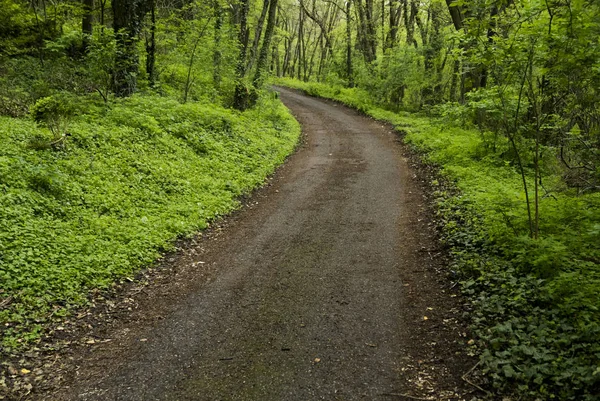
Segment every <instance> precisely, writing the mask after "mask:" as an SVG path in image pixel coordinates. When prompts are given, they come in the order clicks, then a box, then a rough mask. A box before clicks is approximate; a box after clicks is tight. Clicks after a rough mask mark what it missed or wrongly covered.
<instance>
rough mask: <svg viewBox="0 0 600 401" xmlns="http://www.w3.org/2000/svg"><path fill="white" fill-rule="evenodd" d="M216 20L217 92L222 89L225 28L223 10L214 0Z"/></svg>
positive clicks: (215, 65)
mask: <svg viewBox="0 0 600 401" xmlns="http://www.w3.org/2000/svg"><path fill="white" fill-rule="evenodd" d="M213 16H214V18H215V36H214V38H215V49H214V51H213V85H214V87H215V90H216V91H217V92H219V91H220V89H221V59H222V53H221V28H222V26H223V8H222V7H221V3H220V1H219V0H213Z"/></svg>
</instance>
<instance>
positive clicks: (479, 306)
mask: <svg viewBox="0 0 600 401" xmlns="http://www.w3.org/2000/svg"><path fill="white" fill-rule="evenodd" d="M277 82H279V83H281V84H284V85H286V86H290V87H294V88H297V89H301V90H305V91H307V92H309V93H312V94H315V95H318V96H322V97H326V98H333V99H336V100H338V101H342V102H344V103H346V104H349V105H353V104H355V103H357V102H359V100H358V99H357V98H354V99H353V100H350V101H348V100H347V98H348V97H351V96H352V94H353V93H354V95H355V96H357V95H356V93H358V92H344V91H343V90H340V89H333V88H327V87H326V86H325V85H316V84H313V83H310V84H309V83H304V82H298V81H293V80H278V81H277ZM473 96H474V97H477V96H481V93H476V94H474V95H473ZM491 98H492V99H493V96H492V97H491ZM486 99H487V100H486ZM489 99H490V97H481V98H480V99H479V100H477V101H474V102H472V103H471V104H469V105H468V106H464V107H463V106H456V105H454V106H445V107H439V108H438V110H439V112H440V113H441V114H443V115H444V118H442V119H440V120H436V119H432V118H424V117H420V116H417V115H414V114H408V113H401V114H397V113H393V112H390V111H386V110H383V109H380V108H377V107H376V106H374V105H370V106H369V107H368V108H366V109H365V110H364V111H365V112H366V113H367V114H369V115H371V116H373V117H375V118H378V119H381V120H387V121H389V122H391V123H392V124H394V125H395V126H396V127H397V129H398V130H399V131H401V132H403V133H404V138H405V141H406V142H408V143H409V144H411V145H412V146H414V147H415V148H416V149H417V150H418V151H419V152H422V154H423V157H424V158H425V159H426V160H427V161H428V162H430V163H434V164H435V165H437V166H439V167H440V173H441V175H442V177H443V178H444V180H443V181H442V183H441V184H440V181H439V180H436V181H435V182H433V183H432V185H433V186H434V188H435V189H436V191H435V195H436V197H437V208H436V209H437V214H438V219H439V222H440V224H441V227H442V231H443V241H444V243H445V244H446V245H447V246H448V247H449V249H450V251H451V253H452V255H453V265H452V269H453V270H455V271H456V272H457V273H458V274H459V277H460V278H461V282H462V285H463V291H464V292H465V294H467V295H468V296H469V299H470V300H471V303H472V306H473V310H472V312H471V313H470V317H471V319H472V322H473V329H474V330H475V332H476V333H477V335H478V336H479V342H478V344H477V346H476V347H477V349H476V350H475V351H477V352H479V353H480V355H481V362H482V366H483V368H482V371H483V373H484V374H485V375H486V377H488V378H489V380H490V385H491V386H493V387H494V388H496V389H497V390H499V391H502V392H516V393H518V396H519V397H520V399H526V400H536V399H548V400H552V399H556V400H577V401H579V400H585V401H592V400H597V399H598V398H597V394H599V393H600V374H599V373H598V366H599V365H600V310H599V309H598V306H599V305H600V295H599V294H600V248H598V244H599V243H600V193H587V194H585V195H582V194H577V192H574V191H573V190H571V189H568V188H567V187H565V186H564V183H563V182H562V180H561V170H560V169H554V170H553V169H551V168H549V166H551V165H552V162H551V161H547V162H546V164H547V166H546V169H547V171H546V172H545V174H544V180H545V182H546V185H547V187H546V191H547V194H548V196H545V197H543V198H542V199H541V201H540V204H539V207H540V216H541V221H540V232H541V233H542V235H541V236H540V238H539V239H537V240H535V239H532V238H530V237H529V236H528V235H526V233H527V213H526V207H525V199H524V195H523V190H522V183H521V182H520V180H521V177H520V174H519V170H518V168H517V166H516V165H515V164H514V163H513V161H512V160H513V159H512V157H510V156H508V155H507V154H506V152H507V150H508V149H510V148H509V146H508V144H507V139H506V138H505V137H497V136H493V135H491V136H490V135H486V134H482V133H481V132H480V131H478V130H476V129H465V128H461V127H458V126H456V124H449V119H450V120H451V119H452V118H453V117H452V113H455V115H464V114H465V113H466V114H471V113H473V114H474V113H477V110H485V113H486V114H490V115H491V116H490V118H489V119H488V121H492V120H493V118H495V117H493V114H494V113H497V112H498V108H497V107H496V106H497V103H495V102H493V100H489ZM360 102H361V104H364V103H367V102H368V100H367V101H365V100H364V99H363V98H362V97H361V98H360ZM363 102H364V103H363ZM499 123H500V122H499ZM492 141H495V142H494V143H495V146H491V144H490V143H491V142H492ZM524 143H526V142H524ZM552 160H553V162H554V163H556V161H555V159H552ZM548 165H549V166H548ZM528 168H531V167H528ZM529 184H530V185H532V183H531V182H530V183H529Z"/></svg>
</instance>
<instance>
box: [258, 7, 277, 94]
mask: <svg viewBox="0 0 600 401" xmlns="http://www.w3.org/2000/svg"><path fill="white" fill-rule="evenodd" d="M269 3H270V4H269V17H268V19H267V27H266V28H265V37H264V39H263V44H262V47H261V49H260V54H259V56H258V62H257V63H256V73H255V74H254V80H253V84H254V87H255V88H257V89H258V88H260V87H261V86H262V85H263V83H264V76H265V71H264V69H265V67H266V66H267V58H268V56H269V49H270V48H271V39H272V38H273V30H274V29H275V17H276V16H277V0H270V2H269Z"/></svg>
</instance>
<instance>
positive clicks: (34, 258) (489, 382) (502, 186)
mask: <svg viewBox="0 0 600 401" xmlns="http://www.w3.org/2000/svg"><path fill="white" fill-rule="evenodd" d="M599 41H600V6H599V4H598V3H597V2H592V1H586V0H577V1H573V0H544V1H542V0H519V1H502V0H499V1H497V0H481V1H470V2H464V1H451V0H446V1H442V0H421V1H416V0H262V1H260V0H211V1H201V0H172V1H171V0H165V1H161V2H159V1H156V0H55V1H48V0H31V1H25V0H0V141H1V142H0V307H1V310H0V332H1V336H2V350H3V351H5V352H12V351H14V350H16V349H24V348H25V345H31V344H35V343H36V342H37V341H38V340H39V339H40V338H41V337H42V336H43V333H44V328H45V327H46V326H45V325H46V324H47V323H48V322H49V321H52V320H54V319H62V318H63V317H64V316H66V315H68V314H69V313H71V311H72V310H74V308H76V307H79V306H81V305H85V303H86V302H88V300H89V297H90V294H91V293H93V292H94V291H97V290H98V289H100V290H102V289H105V288H109V287H110V286H111V285H112V284H113V283H115V282H117V281H118V280H122V279H126V278H127V277H129V276H130V275H131V274H133V272H135V271H136V269H139V268H141V267H142V266H147V265H148V264H150V263H152V261H153V260H155V259H156V257H157V256H158V255H159V254H160V252H161V251H163V250H165V249H168V248H169V246H171V244H173V240H174V239H175V238H176V237H178V236H180V235H188V234H192V233H193V232H195V231H196V230H198V229H201V228H203V227H205V226H206V224H207V222H208V221H209V220H210V219H211V218H214V217H215V216H217V215H219V214H222V213H225V212H227V211H228V210H231V209H232V208H234V207H235V206H236V201H235V199H236V197H237V196H239V195H240V194H242V193H244V192H247V191H249V190H251V189H252V188H254V187H255V186H257V185H259V184H260V183H261V182H262V181H263V180H264V178H265V176H266V175H268V174H269V173H270V172H271V171H273V169H274V167H275V166H276V165H277V164H278V163H280V162H281V161H282V160H283V159H284V157H285V155H287V154H288V153H289V152H290V151H291V150H292V148H293V146H294V144H295V142H296V140H297V137H298V134H299V127H298V125H297V124H296V123H295V122H294V121H293V119H292V118H291V116H290V115H289V114H288V112H287V111H286V110H285V109H283V108H282V106H281V104H280V103H279V102H278V100H277V99H276V98H274V96H273V95H272V94H269V92H268V91H267V90H265V89H264V84H265V82H266V81H267V80H268V78H269V75H273V76H276V77H277V80H276V81H275V82H277V83H279V84H282V85H286V86H291V87H295V88H299V89H302V90H304V91H306V92H307V93H309V94H312V95H318V96H322V97H327V98H333V99H337V100H338V101H341V102H344V103H346V104H348V105H350V106H352V107H355V108H357V109H358V110H360V111H362V112H364V113H366V114H369V115H371V116H373V117H375V118H378V119H382V120H387V121H390V122H391V123H392V124H394V125H395V126H396V127H397V129H398V130H400V131H402V132H403V133H404V135H405V139H406V141H407V142H408V143H410V144H411V145H412V146H414V147H415V149H417V150H418V151H419V152H422V154H423V158H424V159H425V160H426V161H427V162H429V163H432V164H435V165H436V166H438V167H439V169H440V178H439V179H436V180H434V181H433V182H432V185H433V186H434V188H436V194H437V195H438V202H437V210H438V213H439V218H440V221H442V230H443V232H444V241H445V242H446V244H447V245H448V247H449V248H450V250H451V252H452V254H453V256H454V262H453V263H454V265H453V267H452V269H453V270H455V271H456V273H457V275H458V276H459V277H460V279H461V282H462V285H463V290H464V292H465V293H466V294H467V295H468V296H469V299H470V300H471V302H472V305H473V308H474V309H473V310H472V311H471V312H470V313H469V316H470V317H471V318H472V322H473V327H474V329H475V332H476V333H477V334H478V336H479V337H478V341H477V342H476V343H475V344H474V345H473V352H474V353H477V354H479V355H480V356H481V362H480V364H479V365H478V370H479V372H480V373H481V374H482V376H481V377H483V378H484V380H483V382H482V383H480V385H481V386H482V387H484V388H485V389H490V390H491V391H494V392H500V393H503V394H513V395H512V397H513V398H514V399H519V400H538V399H549V400H552V399H556V400H584V401H591V400H598V399H599V398H598V394H600V312H599V311H598V308H599V307H600V296H599V294H600V267H599V264H600V246H599V244H600V108H599V106H598V105H600V43H599ZM0 379H2V378H1V377H0ZM0 384H2V383H0ZM1 388H2V387H1V386H0V389H1Z"/></svg>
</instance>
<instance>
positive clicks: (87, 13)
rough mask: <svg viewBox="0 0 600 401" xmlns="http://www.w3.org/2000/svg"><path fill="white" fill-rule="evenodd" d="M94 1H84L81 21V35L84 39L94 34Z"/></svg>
mask: <svg viewBox="0 0 600 401" xmlns="http://www.w3.org/2000/svg"><path fill="white" fill-rule="evenodd" d="M93 12H94V0H83V19H82V21H81V33H83V35H84V37H85V36H86V35H91V34H92V29H93V23H94V14H93Z"/></svg>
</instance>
